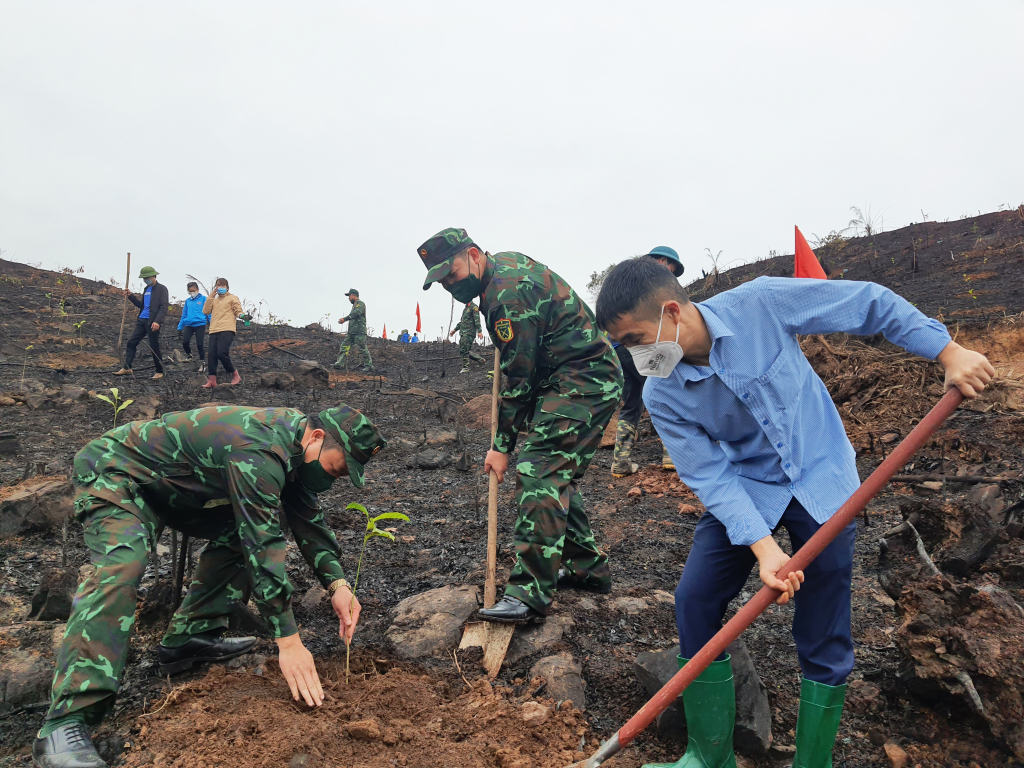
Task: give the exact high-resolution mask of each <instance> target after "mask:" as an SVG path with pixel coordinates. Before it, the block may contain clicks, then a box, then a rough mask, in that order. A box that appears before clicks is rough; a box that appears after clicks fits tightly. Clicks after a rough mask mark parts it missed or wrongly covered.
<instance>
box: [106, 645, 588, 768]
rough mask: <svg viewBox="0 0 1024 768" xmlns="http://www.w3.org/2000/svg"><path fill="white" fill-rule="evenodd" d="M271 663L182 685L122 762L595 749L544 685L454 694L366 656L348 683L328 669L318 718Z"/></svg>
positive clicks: (518, 754) (395, 760) (319, 760)
mask: <svg viewBox="0 0 1024 768" xmlns="http://www.w3.org/2000/svg"><path fill="white" fill-rule="evenodd" d="M268 666H269V669H267V670H265V673H264V674H262V675H259V674H256V671H250V670H244V669H239V670H228V669H226V668H224V667H213V668H211V669H210V671H209V673H208V674H207V675H206V677H204V678H203V679H201V680H196V681H193V682H190V683H186V684H185V685H183V686H181V687H179V688H175V689H174V690H173V691H172V692H171V693H170V694H169V695H168V700H167V702H166V704H162V705H160V706H162V707H163V708H162V709H160V708H159V706H158V707H157V708H155V709H154V714H152V715H149V716H145V715H144V716H143V717H141V718H140V722H143V723H145V725H144V726H143V727H142V728H141V730H140V731H139V733H138V735H137V737H136V738H135V740H134V743H133V744H132V746H131V750H130V752H129V753H128V755H127V759H126V760H125V763H124V765H125V766H138V768H141V767H142V766H173V767H174V768H215V767H216V766H236V765H238V764H239V758H240V756H242V755H245V764H246V765H248V766H251V768H264V767H265V768H279V766H291V767H293V768H295V767H297V766H303V767H304V768H321V766H323V767H325V768H326V767H327V766H346V768H361V767H363V766H365V767H366V768H370V767H371V766H373V768H377V767H378V766H386V765H396V766H402V767H403V768H435V767H436V766H460V768H477V767H479V768H484V766H487V767H488V768H489V767H490V766H500V767H501V768H527V767H528V766H533V767H535V768H563V766H565V765H568V764H569V763H571V762H574V761H576V760H579V759H581V758H582V757H583V756H584V755H583V754H582V753H577V747H579V746H580V744H581V741H583V740H585V742H586V743H588V744H589V743H590V742H591V741H592V739H591V736H590V731H589V729H588V727H587V725H586V723H585V721H584V717H583V714H582V713H581V712H580V711H579V710H576V709H566V708H564V707H563V708H562V709H561V710H555V708H554V702H552V701H551V700H550V699H543V698H541V699H540V700H539V701H538V700H534V699H533V698H532V697H531V696H530V693H529V691H530V690H536V689H537V688H538V687H539V683H540V682H541V681H540V680H539V679H538V680H537V681H536V682H535V683H534V684H533V685H532V686H524V685H519V686H511V687H510V686H503V685H498V686H494V687H493V688H492V686H491V685H490V684H489V683H488V682H487V681H485V680H479V681H477V682H476V683H474V684H473V685H472V686H467V685H465V684H464V683H462V682H461V681H460V683H459V684H458V686H455V687H454V688H453V687H452V686H450V685H449V684H448V683H446V682H444V681H438V680H436V679H435V678H432V677H430V676H428V675H425V674H423V673H422V671H419V672H417V671H416V670H414V669H409V668H405V669H403V668H399V667H391V668H390V669H385V670H384V671H381V670H380V669H377V668H376V667H375V666H373V667H371V662H370V659H369V657H368V658H367V659H366V663H365V666H366V667H370V669H369V670H368V671H365V672H362V673H361V674H355V675H353V676H352V678H351V682H350V683H349V684H346V683H345V667H344V664H330V665H327V666H326V667H325V668H323V669H322V673H326V674H324V675H323V677H322V678H321V680H322V682H323V686H324V692H325V694H326V695H327V700H326V701H325V702H324V705H323V707H321V708H319V709H312V710H311V709H309V708H308V707H307V706H306V705H305V704H299V703H296V702H294V701H293V700H292V698H291V695H290V692H289V690H288V686H287V684H286V683H285V682H284V680H283V679H282V678H281V676H280V674H279V672H278V670H277V668H276V665H274V664H273V663H271V664H270V665H268ZM259 671H260V672H264V670H262V669H260V670H259ZM518 689H525V690H523V691H522V693H521V694H520V695H518V696H517V695H516V693H517V690H518ZM157 710H158V711H157ZM524 718H525V719H524ZM530 718H534V719H536V721H537V722H535V723H532V724H531V723H527V722H526V719H530Z"/></svg>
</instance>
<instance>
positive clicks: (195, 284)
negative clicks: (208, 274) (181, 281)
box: [185, 280, 199, 291]
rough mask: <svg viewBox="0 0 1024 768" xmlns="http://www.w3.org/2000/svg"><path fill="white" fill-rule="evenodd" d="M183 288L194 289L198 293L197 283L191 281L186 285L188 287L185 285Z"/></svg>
mask: <svg viewBox="0 0 1024 768" xmlns="http://www.w3.org/2000/svg"><path fill="white" fill-rule="evenodd" d="M185 287H186V288H195V289H196V290H197V291H198V290H199V283H197V282H195V281H194V280H193V281H192V282H191V283H189V284H188V285H186V286H185Z"/></svg>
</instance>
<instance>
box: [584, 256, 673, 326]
mask: <svg viewBox="0 0 1024 768" xmlns="http://www.w3.org/2000/svg"><path fill="white" fill-rule="evenodd" d="M671 300H675V301H678V302H679V303H680V304H686V303H687V302H689V301H690V297H689V296H687V294H686V289H685V288H683V286H681V285H680V284H679V281H678V280H677V279H676V277H675V275H673V274H672V272H671V271H669V270H667V269H665V266H664V265H663V264H661V263H660V262H657V261H655V260H654V259H652V258H651V257H650V256H637V257H635V258H632V259H626V260H625V261H623V262H620V263H618V264H616V265H615V266H614V267H613V268H612V271H611V272H609V273H608V276H607V277H606V278H605V279H604V283H603V284H602V285H601V293H600V294H598V297H597V324H598V326H599V327H600V328H602V329H606V328H607V327H608V326H609V325H611V324H612V323H614V322H615V321H616V320H618V319H619V318H620V317H622V316H623V315H627V314H631V313H634V312H635V311H636V310H637V309H638V308H643V307H645V306H646V305H650V306H651V307H652V308H653V310H652V311H656V308H657V307H658V306H660V305H661V304H663V303H664V302H666V301H671Z"/></svg>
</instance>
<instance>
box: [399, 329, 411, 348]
mask: <svg viewBox="0 0 1024 768" xmlns="http://www.w3.org/2000/svg"><path fill="white" fill-rule="evenodd" d="M398 340H399V341H400V342H402V343H403V344H408V343H409V331H408V330H407V329H405V328H403V329H402V335H401V336H399V337H398Z"/></svg>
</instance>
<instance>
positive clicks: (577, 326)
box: [418, 229, 622, 623]
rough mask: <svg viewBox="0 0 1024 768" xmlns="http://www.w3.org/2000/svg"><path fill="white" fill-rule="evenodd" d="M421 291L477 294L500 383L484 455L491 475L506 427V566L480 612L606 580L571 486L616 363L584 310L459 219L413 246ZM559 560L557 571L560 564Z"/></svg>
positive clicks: (559, 283)
mask: <svg viewBox="0 0 1024 768" xmlns="http://www.w3.org/2000/svg"><path fill="white" fill-rule="evenodd" d="M418 254H419V256H420V259H421V260H422V262H423V265H424V266H425V267H426V268H427V270H428V271H427V278H426V281H425V282H424V284H423V289H424V290H426V289H428V288H429V287H430V286H431V285H432V284H433V283H435V282H438V281H440V283H441V285H442V286H444V288H445V289H446V290H447V291H448V292H450V293H451V294H452V295H453V296H454V297H455V300H456V301H465V302H468V301H471V300H472V299H474V298H476V297H477V296H479V297H480V311H481V313H483V315H484V317H485V321H486V323H487V328H488V330H489V331H490V333H491V335H492V338H493V339H494V343H495V344H496V345H497V347H498V349H499V351H500V356H501V370H502V372H503V373H504V374H505V377H506V385H505V388H504V389H503V390H502V393H501V408H500V410H499V414H498V429H497V432H496V434H495V436H494V442H493V444H492V446H491V450H490V451H488V453H487V459H486V460H485V462H484V470H485V471H486V472H491V471H493V472H494V473H495V474H496V475H497V476H498V480H499V482H500V481H501V480H503V479H504V474H505V471H506V469H507V468H508V461H509V454H511V453H512V451H513V450H514V448H515V446H516V436H517V434H518V433H519V432H520V431H525V432H526V440H525V441H524V444H523V445H522V447H521V448H520V450H519V460H518V462H517V464H516V467H515V469H516V502H517V504H518V506H519V518H518V520H517V522H516V528H515V543H516V565H515V567H514V568H513V570H512V573H511V575H510V576H509V580H508V584H507V585H506V587H505V596H504V597H503V598H502V599H501V600H500V601H499V602H498V603H496V604H495V605H494V606H493V607H492V608H490V609H487V610H483V611H480V613H479V616H480V617H481V618H483V619H486V620H489V621H500V622H516V623H522V622H528V621H534V620H539V619H541V617H543V616H544V615H545V614H546V613H547V612H548V609H549V608H550V606H551V600H552V597H553V595H554V592H555V589H556V586H562V587H566V586H576V587H584V588H592V589H597V590H599V591H602V592H607V591H610V590H611V572H610V571H609V568H608V557H607V556H606V555H605V554H604V553H603V552H602V551H601V550H600V549H598V547H597V544H596V542H595V541H594V535H593V533H592V532H591V529H590V521H589V520H588V519H587V514H586V512H585V511H584V508H583V496H582V495H581V494H580V491H579V488H578V486H577V484H578V483H579V481H580V479H581V478H582V477H583V474H584V472H586V469H587V465H588V464H590V460H591V459H592V458H593V457H594V453H595V451H596V450H597V448H598V446H599V445H600V442H601V436H602V434H603V433H604V429H605V427H606V426H607V425H608V421H609V420H610V419H611V417H612V414H613V413H614V412H615V408H616V406H618V403H619V396H620V394H621V392H622V372H621V371H620V369H619V363H618V359H617V358H616V356H615V352H614V351H613V350H612V347H611V344H610V343H609V341H608V339H607V338H606V337H605V336H604V335H603V334H601V333H599V332H598V330H597V324H596V323H595V322H594V315H593V313H592V312H591V311H590V308H589V307H588V306H587V305H586V304H584V303H583V302H582V301H581V300H580V298H579V297H578V296H577V295H576V293H575V292H574V291H573V290H572V288H570V287H569V285H568V284H567V283H566V282H565V281H564V280H562V278H560V277H559V276H558V275H556V274H555V273H554V272H552V271H551V270H550V269H548V268H547V267H545V266H544V265H543V264H538V263H537V262H535V261H533V260H532V259H530V258H528V257H527V256H524V255H523V254H521V253H499V254H496V255H494V256H491V255H490V254H487V253H485V252H483V251H481V250H480V248H478V247H477V245H476V244H475V243H474V242H473V241H472V240H471V239H470V237H469V235H467V234H466V231H465V230H463V229H446V230H443V231H442V232H439V233H438V234H436V235H434V236H433V237H432V238H430V239H429V240H427V242H425V243H424V244H423V245H421V246H420V248H419V249H418ZM560 567H561V569H560Z"/></svg>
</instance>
